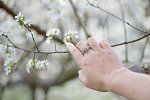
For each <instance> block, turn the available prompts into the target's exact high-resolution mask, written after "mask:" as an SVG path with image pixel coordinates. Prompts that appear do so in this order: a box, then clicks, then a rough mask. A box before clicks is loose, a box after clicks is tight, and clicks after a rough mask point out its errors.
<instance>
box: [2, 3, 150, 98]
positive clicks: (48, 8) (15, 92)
mask: <svg viewBox="0 0 150 100" xmlns="http://www.w3.org/2000/svg"><path fill="white" fill-rule="evenodd" d="M89 3H92V4H93V5H95V6H98V7H101V8H102V9H99V8H97V7H93V6H91V5H90V4H89ZM89 3H88V2H87V1H86V0H0V27H6V28H7V29H8V30H9V32H10V34H9V35H8V37H9V39H10V40H11V41H12V42H13V43H14V44H15V45H17V46H18V47H21V48H26V49H29V50H35V51H36V49H35V46H34V44H33V41H32V39H31V38H29V39H27V37H26V35H27V34H28V31H27V30H26V29H25V28H24V27H21V28H20V27H18V23H17V22H16V20H15V19H14V17H15V16H16V15H17V14H18V13H19V12H21V13H22V14H23V15H24V17H25V18H26V19H29V20H30V21H31V22H32V26H31V30H32V32H33V33H34V36H35V40H36V43H37V45H38V48H39V49H40V51H43V52H53V51H55V48H54V42H53V41H52V42H51V43H50V44H46V43H45V40H46V39H45V36H46V32H47V31H48V30H49V29H53V28H58V29H60V30H61V34H60V35H59V36H58V37H56V39H55V40H56V46H57V50H58V51H66V48H65V45H64V43H63V42H62V41H63V36H64V33H65V32H68V31H77V32H78V33H79V37H80V40H86V39H87V38H88V37H93V38H95V39H96V40H97V41H98V42H99V41H101V40H103V39H106V40H108V41H109V42H110V43H111V44H112V45H114V44H118V43H122V42H125V41H130V40H134V39H137V38H139V37H142V36H143V35H145V34H146V33H143V32H142V31H139V30H138V29H140V30H143V31H144V32H149V27H150V0H89ZM114 15H115V16H117V17H119V18H121V19H122V20H119V19H118V18H116V17H114ZM123 21H126V22H123ZM128 23H130V24H131V25H132V26H131V25H130V24H129V25H127V24H128ZM136 28H138V29H136ZM87 33H88V34H87ZM0 42H1V43H8V41H7V40H6V39H4V37H1V36H0ZM113 48H114V49H115V51H116V53H117V54H118V56H119V58H120V59H121V60H122V61H123V62H124V64H125V65H126V67H130V66H131V63H132V64H133V63H135V64H137V66H140V65H141V64H143V63H144V64H145V63H149V62H150V41H149V37H146V38H145V39H143V40H140V41H137V42H135V43H131V44H128V45H122V46H115V47H113ZM22 53H23V51H22V50H18V49H16V55H15V57H14V59H15V60H16V59H18V58H19V57H21V55H22ZM33 56H34V54H33V53H29V52H25V54H24V56H23V58H22V59H21V60H20V62H19V63H18V64H17V65H16V66H15V70H13V72H12V74H11V75H6V74H5V71H4V66H3V64H4V62H5V59H4V58H5V56H4V55H3V54H2V53H1V52H0V100H127V99H125V98H124V97H121V96H119V95H117V94H115V93H111V92H98V91H94V90H91V89H88V88H86V87H84V86H83V84H82V83H80V81H79V80H78V73H77V71H78V69H79V68H78V65H77V64H76V62H75V61H74V60H73V59H72V57H71V56H70V54H69V53H54V54H49V55H48V56H47V59H48V62H49V65H48V66H47V70H36V69H33V70H32V71H31V73H30V74H28V73H27V72H26V63H27V62H28V60H29V59H31V58H33ZM45 56H46V55H45V54H41V53H38V54H36V59H39V60H42V59H45Z"/></svg>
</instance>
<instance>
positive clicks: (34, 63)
mask: <svg viewBox="0 0 150 100" xmlns="http://www.w3.org/2000/svg"><path fill="white" fill-rule="evenodd" d="M48 65H49V63H48V61H47V60H37V59H30V60H29V61H28V62H27V64H26V71H27V73H30V72H31V69H33V68H35V69H46V68H47V66H48Z"/></svg>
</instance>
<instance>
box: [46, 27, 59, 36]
mask: <svg viewBox="0 0 150 100" xmlns="http://www.w3.org/2000/svg"><path fill="white" fill-rule="evenodd" d="M59 34H60V30H59V29H57V28H53V29H50V30H48V31H47V33H46V36H47V37H49V36H54V35H59Z"/></svg>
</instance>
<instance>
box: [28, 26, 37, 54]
mask: <svg viewBox="0 0 150 100" xmlns="http://www.w3.org/2000/svg"><path fill="white" fill-rule="evenodd" d="M27 29H28V31H29V32H30V33H31V36H32V40H33V42H34V45H35V47H36V49H37V50H38V52H40V50H39V49H38V46H37V44H36V42H35V39H34V36H33V33H32V31H31V30H30V29H29V28H27Z"/></svg>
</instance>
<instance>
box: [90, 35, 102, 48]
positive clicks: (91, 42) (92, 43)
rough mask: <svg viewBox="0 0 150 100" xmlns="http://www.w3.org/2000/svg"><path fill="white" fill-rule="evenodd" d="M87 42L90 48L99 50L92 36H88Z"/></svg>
mask: <svg viewBox="0 0 150 100" xmlns="http://www.w3.org/2000/svg"><path fill="white" fill-rule="evenodd" d="M87 44H88V45H89V46H90V47H91V48H92V50H100V49H101V48H100V46H99V44H98V43H97V42H96V40H95V39H93V38H88V40H87Z"/></svg>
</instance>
